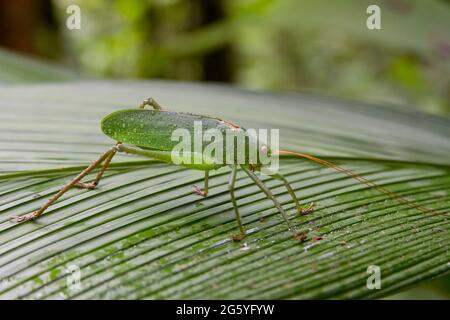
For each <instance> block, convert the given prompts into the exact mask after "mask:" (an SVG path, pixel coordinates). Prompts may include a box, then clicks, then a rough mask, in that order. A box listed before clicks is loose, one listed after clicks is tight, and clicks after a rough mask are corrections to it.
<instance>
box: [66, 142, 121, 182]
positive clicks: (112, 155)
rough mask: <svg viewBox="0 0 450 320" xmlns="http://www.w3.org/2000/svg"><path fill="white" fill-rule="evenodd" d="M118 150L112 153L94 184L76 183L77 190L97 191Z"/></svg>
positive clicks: (104, 162)
mask: <svg viewBox="0 0 450 320" xmlns="http://www.w3.org/2000/svg"><path fill="white" fill-rule="evenodd" d="M116 152H117V151H116V150H113V151H112V152H111V154H110V155H109V156H108V157H107V158H106V159H105V160H104V161H103V164H102V166H101V168H100V171H99V172H98V174H97V176H96V177H95V179H94V181H92V182H88V183H86V182H81V181H79V182H77V183H75V187H77V188H81V189H91V190H92V189H95V188H96V187H97V186H98V184H99V183H100V180H101V178H102V176H103V173H104V172H105V171H106V169H107V168H108V166H109V164H110V163H111V160H112V158H113V157H114V155H115V154H116Z"/></svg>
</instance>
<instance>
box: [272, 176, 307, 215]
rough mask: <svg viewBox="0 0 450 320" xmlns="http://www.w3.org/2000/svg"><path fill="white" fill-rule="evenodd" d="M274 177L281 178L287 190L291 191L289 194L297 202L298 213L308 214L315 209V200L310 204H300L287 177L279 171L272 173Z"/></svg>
mask: <svg viewBox="0 0 450 320" xmlns="http://www.w3.org/2000/svg"><path fill="white" fill-rule="evenodd" d="M272 177H273V178H274V179H277V180H281V181H282V182H283V183H284V186H285V187H286V189H287V191H288V192H289V194H290V195H291V197H292V199H293V200H294V202H295V206H296V208H297V212H298V213H300V214H303V215H305V214H308V213H311V212H312V211H314V202H311V203H310V204H309V205H306V206H301V205H300V202H299V201H298V198H297V195H296V194H295V192H294V190H293V189H292V187H291V185H290V183H289V182H288V181H287V180H286V178H285V177H284V176H282V175H281V174H279V173H277V174H274V175H272Z"/></svg>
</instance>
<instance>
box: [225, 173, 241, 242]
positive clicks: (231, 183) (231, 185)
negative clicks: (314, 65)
mask: <svg viewBox="0 0 450 320" xmlns="http://www.w3.org/2000/svg"><path fill="white" fill-rule="evenodd" d="M236 169H237V167H236V165H233V166H231V175H230V181H229V183H228V190H229V191H230V196H231V202H232V204H233V208H234V213H235V214H236V221H237V223H238V227H239V234H238V235H234V236H232V237H231V239H232V240H233V241H241V240H242V239H244V238H245V231H244V227H243V226H242V221H241V215H240V214H239V209H238V206H237V202H236V196H235V194H234V186H235V183H236Z"/></svg>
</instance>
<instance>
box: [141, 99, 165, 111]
mask: <svg viewBox="0 0 450 320" xmlns="http://www.w3.org/2000/svg"><path fill="white" fill-rule="evenodd" d="M145 106H150V107H153V109H155V110H162V107H161V106H160V105H159V103H158V102H156V100H155V99H153V98H147V99H145V100H144V101H142V103H141V104H140V105H139V108H140V109H144V108H145Z"/></svg>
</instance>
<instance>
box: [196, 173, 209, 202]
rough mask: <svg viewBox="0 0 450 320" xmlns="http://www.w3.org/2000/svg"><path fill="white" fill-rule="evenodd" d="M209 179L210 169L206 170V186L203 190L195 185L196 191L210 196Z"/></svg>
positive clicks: (203, 195) (200, 194) (204, 195)
mask: <svg viewBox="0 0 450 320" xmlns="http://www.w3.org/2000/svg"><path fill="white" fill-rule="evenodd" d="M208 180H209V171H205V187H204V189H203V190H202V189H201V188H200V187H199V186H197V185H194V193H195V194H198V195H199V196H202V197H206V196H208Z"/></svg>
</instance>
